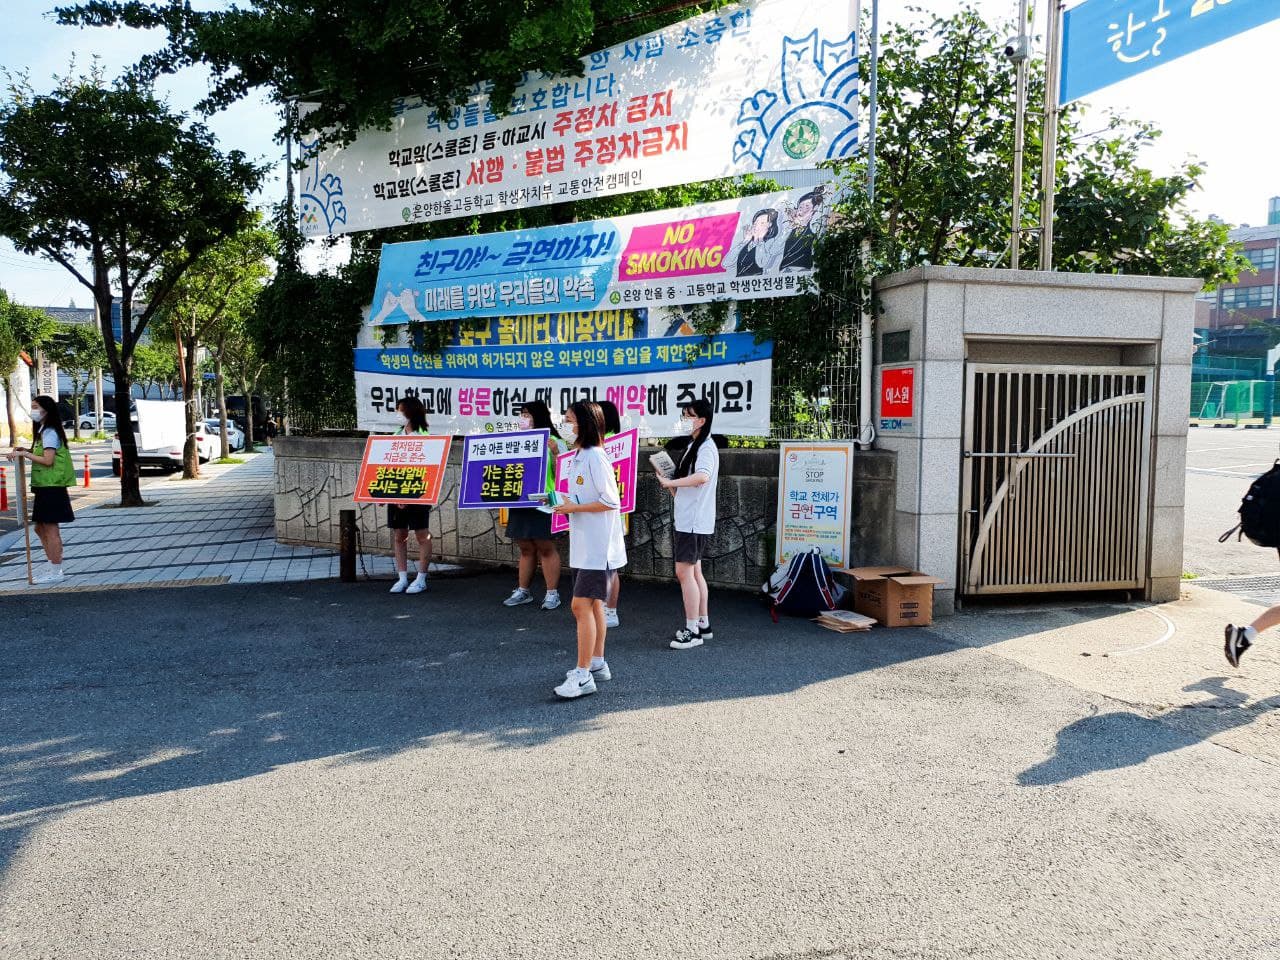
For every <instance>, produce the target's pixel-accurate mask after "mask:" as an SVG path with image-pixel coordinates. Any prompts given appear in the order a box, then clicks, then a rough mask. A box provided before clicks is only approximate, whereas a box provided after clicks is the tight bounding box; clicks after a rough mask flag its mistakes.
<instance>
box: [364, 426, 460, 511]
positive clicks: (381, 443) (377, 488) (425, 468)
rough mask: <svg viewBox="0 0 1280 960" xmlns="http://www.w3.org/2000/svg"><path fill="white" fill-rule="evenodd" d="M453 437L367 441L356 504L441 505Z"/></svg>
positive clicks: (411, 436) (414, 436)
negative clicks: (442, 489)
mask: <svg viewBox="0 0 1280 960" xmlns="http://www.w3.org/2000/svg"><path fill="white" fill-rule="evenodd" d="M452 443H453V437H442V436H427V435H425V434H416V433H409V434H398V435H397V434H393V435H391V436H379V437H369V438H368V439H367V440H366V441H365V444H364V456H363V457H361V459H360V470H359V473H358V474H357V477H356V489H355V492H354V493H353V494H352V499H353V500H354V501H355V502H356V503H386V504H395V505H396V506H401V507H410V506H434V505H435V504H437V503H438V502H439V501H440V490H441V487H442V485H443V483H444V473H445V469H446V467H447V466H448V464H449V448H450V446H451V445H452Z"/></svg>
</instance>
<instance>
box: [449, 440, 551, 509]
mask: <svg viewBox="0 0 1280 960" xmlns="http://www.w3.org/2000/svg"><path fill="white" fill-rule="evenodd" d="M550 435H551V433H550V431H548V430H521V431H515V432H512V433H488V434H484V433H482V434H477V435H475V436H470V437H466V438H464V439H463V441H462V443H463V446H462V489H461V491H460V492H459V494H458V508H459V509H461V510H492V509H493V508H495V507H536V506H538V505H540V504H541V503H542V501H541V500H537V499H534V494H539V493H544V492H545V491H546V487H547V452H548V447H547V438H548V437H549V436H550Z"/></svg>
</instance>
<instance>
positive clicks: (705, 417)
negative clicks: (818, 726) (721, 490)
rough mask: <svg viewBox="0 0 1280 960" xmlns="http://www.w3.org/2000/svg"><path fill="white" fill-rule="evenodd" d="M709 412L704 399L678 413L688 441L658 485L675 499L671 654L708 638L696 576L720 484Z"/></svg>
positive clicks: (702, 585) (702, 588)
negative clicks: (676, 599) (675, 612)
mask: <svg viewBox="0 0 1280 960" xmlns="http://www.w3.org/2000/svg"><path fill="white" fill-rule="evenodd" d="M711 421H712V410H711V404H710V403H708V402H707V401H706V400H695V401H693V403H691V404H689V405H688V406H687V407H685V408H684V414H683V416H682V417H681V424H682V426H683V425H684V424H688V425H689V429H690V433H691V434H692V439H691V440H690V441H689V446H688V447H687V448H686V449H685V452H684V456H682V457H681V458H680V463H679V464H678V465H677V467H676V475H675V476H674V477H673V478H672V479H670V480H668V479H667V478H666V477H664V476H662V475H661V474H659V475H658V482H659V483H660V484H662V485H663V486H664V487H666V488H667V489H668V490H670V491H671V493H672V494H673V495H674V496H675V498H676V503H675V526H676V550H675V560H676V579H677V580H679V581H680V593H681V595H682V597H683V598H684V629H682V630H678V631H677V632H676V637H675V639H674V640H672V641H671V649H673V650H688V649H690V648H692V647H697V646H701V645H702V642H703V641H704V640H710V639H712V637H713V634H712V632H711V619H710V615H709V612H708V608H707V581H706V580H705V579H704V578H703V576H702V556H703V554H704V552H705V551H706V549H707V544H708V543H709V542H710V541H711V535H712V534H713V533H715V532H716V486H717V481H718V480H719V479H720V451H719V450H718V449H716V442H715V440H714V439H712V437H711Z"/></svg>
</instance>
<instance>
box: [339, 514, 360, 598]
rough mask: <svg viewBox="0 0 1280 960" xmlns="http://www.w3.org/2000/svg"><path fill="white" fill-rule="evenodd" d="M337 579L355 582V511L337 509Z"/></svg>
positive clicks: (344, 581)
mask: <svg viewBox="0 0 1280 960" xmlns="http://www.w3.org/2000/svg"><path fill="white" fill-rule="evenodd" d="M338 579H340V580H341V581H342V582H343V583H355V582H356V512H355V511H354V510H339V511H338Z"/></svg>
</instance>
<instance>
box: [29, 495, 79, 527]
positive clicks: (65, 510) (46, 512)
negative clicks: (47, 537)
mask: <svg viewBox="0 0 1280 960" xmlns="http://www.w3.org/2000/svg"><path fill="white" fill-rule="evenodd" d="M32 494H33V496H32V499H31V522H32V523H71V522H72V521H73V520H75V518H76V515H75V514H74V513H72V512H71V494H69V493H68V492H67V488H66V487H36V488H35V489H34V490H33V491H32Z"/></svg>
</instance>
